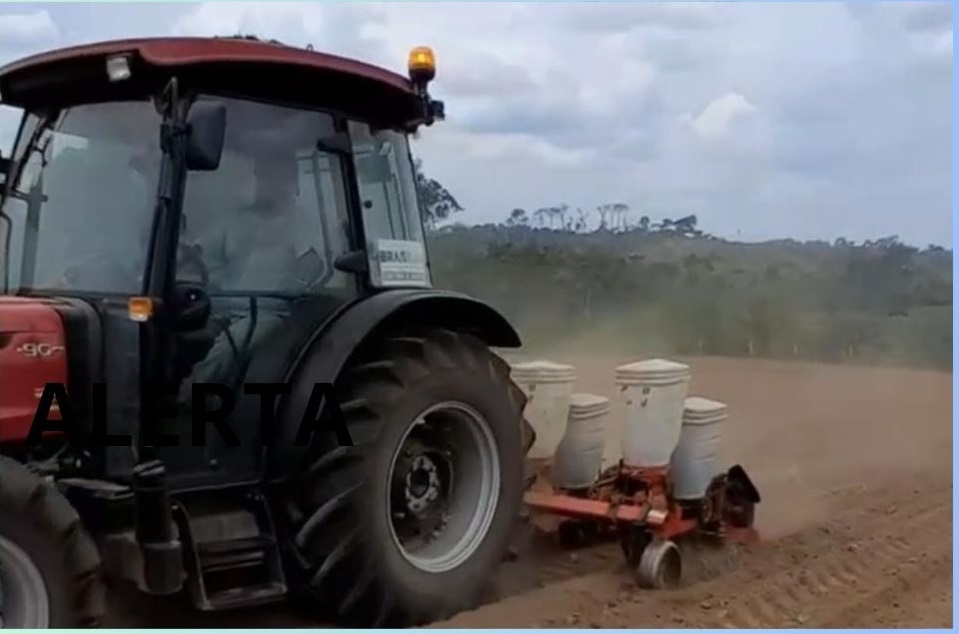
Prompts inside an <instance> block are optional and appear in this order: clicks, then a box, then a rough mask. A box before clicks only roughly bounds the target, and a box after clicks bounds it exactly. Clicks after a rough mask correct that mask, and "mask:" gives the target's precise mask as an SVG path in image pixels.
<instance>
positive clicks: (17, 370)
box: [0, 297, 67, 442]
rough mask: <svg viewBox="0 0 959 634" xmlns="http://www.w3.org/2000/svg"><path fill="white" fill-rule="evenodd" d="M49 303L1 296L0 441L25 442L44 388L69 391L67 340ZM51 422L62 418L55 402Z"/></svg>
mask: <svg viewBox="0 0 959 634" xmlns="http://www.w3.org/2000/svg"><path fill="white" fill-rule="evenodd" d="M51 304H52V302H50V301H47V300H42V299H33V298H29V299H28V298H21V297H0V442H9V441H22V440H25V439H26V438H27V434H28V433H29V432H30V425H31V424H32V423H33V416H34V414H35V413H36V410H37V405H38V404H39V402H40V395H41V394H42V393H43V387H44V385H45V384H47V383H61V384H63V385H64V386H67V350H66V335H65V332H64V328H63V321H62V320H61V318H60V315H59V314H58V313H57V311H56V309H54V308H53V306H52V305H51ZM49 418H50V420H58V419H59V418H60V413H59V410H58V409H57V404H56V402H54V403H53V405H52V406H51V407H50V415H49Z"/></svg>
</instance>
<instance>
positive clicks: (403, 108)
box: [0, 36, 423, 125]
mask: <svg viewBox="0 0 959 634" xmlns="http://www.w3.org/2000/svg"><path fill="white" fill-rule="evenodd" d="M117 55H128V56H129V60H130V62H129V63H130V69H131V74H130V78H129V79H126V80H124V81H119V82H111V81H110V80H109V78H108V75H107V71H106V60H107V59H108V58H111V57H114V56H117ZM174 76H176V77H178V78H179V81H180V83H181V85H183V86H184V87H185V88H187V87H189V88H195V89H197V90H198V91H200V92H205V93H218V94H226V95H230V96H237V97H246V98H252V99H259V100H265V101H276V102H283V103H288V104H290V105H297V106H301V107H307V108H318V109H324V110H333V111H339V112H342V113H343V114H347V115H350V116H355V117H358V118H362V119H367V120H370V121H371V122H374V123H379V124H389V125H397V124H399V125H402V124H406V123H408V122H410V121H413V120H416V119H418V118H419V117H421V116H422V108H423V104H422V100H421V99H420V98H419V96H418V95H417V94H416V92H415V90H414V88H413V85H412V83H411V82H410V81H409V80H408V79H407V78H405V77H403V76H402V75H399V74H396V73H394V72H391V71H388V70H386V69H383V68H380V67H377V66H373V65H370V64H366V63H364V62H360V61H357V60H352V59H347V58H343V57H338V56H335V55H330V54H327V53H320V52H317V51H313V50H310V49H300V48H295V47H292V46H286V45H284V44H280V43H278V42H275V41H263V40H258V39H255V38H247V37H242V36H237V37H211V38H200V37H176V38H142V39H128V40H113V41H106V42H97V43H93V44H85V45H81V46H73V47H69V48H63V49H58V50H53V51H49V52H45V53H41V54H38V55H33V56H30V57H26V58H24V59H21V60H18V61H15V62H12V63H10V64H7V65H6V66H3V67H2V68H0V98H2V102H3V103H4V104H5V105H10V106H15V107H19V108H24V109H35V108H45V107H66V106H71V105H77V104H81V103H91V102H98V101H117V100H124V99H136V98H147V97H150V96H153V95H156V94H157V93H158V92H159V91H160V90H162V89H163V88H164V86H165V85H166V84H167V82H168V81H169V79H170V78H171V77H174Z"/></svg>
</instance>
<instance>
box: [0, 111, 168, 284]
mask: <svg viewBox="0 0 959 634" xmlns="http://www.w3.org/2000/svg"><path fill="white" fill-rule="evenodd" d="M159 124H160V118H159V115H158V114H157V112H156V110H155V109H154V107H153V105H152V104H151V103H150V102H147V101H142V102H120V103H101V104H90V105H82V106H76V107H73V108H69V109H66V110H63V111H61V112H60V113H59V114H58V115H57V116H56V117H53V118H46V117H41V116H39V115H37V114H31V113H28V114H27V115H26V118H25V119H24V122H23V126H22V129H21V133H20V135H19V138H18V141H17V145H16V147H15V148H14V150H13V156H12V158H13V160H14V162H15V164H16V165H20V166H21V167H20V168H19V170H18V173H17V174H16V181H15V182H14V183H13V184H12V188H11V195H10V196H8V197H7V198H6V199H5V201H4V204H3V215H4V216H5V218H6V219H7V221H5V224H6V222H9V236H8V239H7V240H6V241H5V245H4V247H5V248H4V262H3V269H4V275H3V280H4V289H5V290H6V291H7V292H12V293H16V292H23V291H31V290H34V291H57V292H70V293H74V292H75V293H84V294H111V293H123V294H130V293H136V292H138V291H139V289H140V285H141V280H142V277H143V272H144V268H145V259H146V253H147V246H146V245H147V242H148V240H149V235H150V228H151V226H150V225H151V220H152V217H153V207H154V203H155V200H156V189H157V178H158V174H159V164H160V158H161V153H160V147H159V135H158V134H157V130H158V128H159Z"/></svg>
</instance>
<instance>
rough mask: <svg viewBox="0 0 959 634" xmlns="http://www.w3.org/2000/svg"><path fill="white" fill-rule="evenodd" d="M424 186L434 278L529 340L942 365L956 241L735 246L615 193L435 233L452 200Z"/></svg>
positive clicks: (947, 362)
mask: <svg viewBox="0 0 959 634" xmlns="http://www.w3.org/2000/svg"><path fill="white" fill-rule="evenodd" d="M418 169H419V170H421V169H422V166H421V165H420V166H418ZM423 182H426V183H430V182H432V183H435V184H434V185H430V187H431V188H432V190H431V191H432V194H431V196H433V197H432V198H430V197H425V200H427V201H430V205H429V206H428V207H423V208H422V211H423V213H424V218H425V219H428V222H427V225H428V226H429V227H431V228H433V230H432V231H431V232H430V238H429V240H430V245H429V246H430V253H431V257H432V262H433V272H434V280H435V283H436V284H437V285H438V286H441V287H446V288H452V289H455V290H460V291H463V292H467V293H470V294H473V295H475V296H478V297H480V298H482V299H485V300H486V301H489V302H490V303H492V304H493V305H494V306H495V307H497V308H498V309H500V310H502V311H503V312H504V313H505V314H506V315H507V316H509V317H510V318H511V319H512V320H513V321H514V323H516V324H517V325H518V326H519V328H520V329H521V331H522V334H524V338H525V339H526V340H527V341H530V342H531V343H533V344H535V343H537V342H538V341H539V340H542V342H543V343H544V344H545V343H548V341H547V340H550V341H553V340H555V339H556V338H557V337H582V338H586V339H589V338H590V337H595V338H605V339H607V340H608V341H611V342H612V341H615V342H617V343H616V345H623V346H628V347H632V348H634V349H635V351H636V352H637V353H642V352H648V353H663V354H666V353H671V354H714V355H744V356H748V355H752V356H764V357H785V358H797V359H807V360H818V361H830V362H841V361H850V360H851V361H857V362H870V363H873V362H875V363H883V362H888V363H901V364H909V365H918V366H928V367H935V368H941V369H951V367H952V251H951V250H947V249H945V248H943V247H941V246H937V245H928V246H927V247H925V248H921V249H920V248H918V247H915V246H911V245H908V244H905V243H903V242H902V241H901V240H900V238H899V237H898V236H888V237H884V238H881V239H878V240H866V241H862V242H860V243H859V244H857V243H856V242H854V241H853V240H850V239H846V238H839V239H837V240H835V241H833V242H825V241H808V242H799V241H795V240H778V241H770V242H765V243H737V242H732V241H728V240H724V239H721V238H717V237H715V236H712V235H709V234H707V233H705V232H703V231H702V230H700V229H699V228H698V219H697V218H696V216H694V215H690V216H686V217H682V218H678V219H670V218H663V219H661V220H655V221H654V220H652V219H651V218H650V217H649V216H647V215H643V216H639V217H638V218H636V216H637V214H631V213H630V210H629V208H628V206H626V205H625V204H623V203H609V204H601V205H597V206H596V207H595V208H594V209H593V210H591V212H590V213H586V212H584V211H583V210H582V209H570V208H569V206H566V205H553V206H543V207H541V208H537V209H535V210H533V211H531V212H530V211H528V210H524V209H520V208H516V209H513V210H512V211H510V212H509V213H508V214H505V219H504V220H503V221H502V222H499V223H488V224H485V225H480V226H473V227H465V226H453V227H446V228H444V229H442V230H436V227H437V225H438V224H439V221H441V220H449V219H450V218H451V217H452V215H453V214H455V213H457V212H458V211H459V210H461V209H462V207H460V206H459V204H458V203H456V202H455V199H453V198H452V195H450V197H449V199H444V194H443V192H447V190H445V188H443V187H442V185H439V183H436V182H435V181H430V180H428V179H424V180H423ZM447 193H448V192H447ZM421 196H422V195H421ZM431 214H432V217H431ZM590 217H592V220H593V222H592V224H591V225H590V223H589V220H590ZM430 218H431V219H430ZM597 221H598V222H597Z"/></svg>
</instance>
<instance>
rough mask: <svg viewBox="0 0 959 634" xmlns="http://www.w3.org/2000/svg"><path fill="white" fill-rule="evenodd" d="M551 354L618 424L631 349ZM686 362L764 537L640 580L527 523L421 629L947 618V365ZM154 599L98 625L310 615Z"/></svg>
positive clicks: (908, 622)
mask: <svg viewBox="0 0 959 634" xmlns="http://www.w3.org/2000/svg"><path fill="white" fill-rule="evenodd" d="M553 360H556V361H565V362H569V363H573V364H574V365H575V366H576V370H577V377H578V378H577V390H580V391H587V392H592V393H596V394H602V395H605V396H608V397H611V398H613V403H614V411H613V414H614V415H613V417H612V418H613V420H618V419H619V417H618V413H619V408H618V407H617V404H616V399H615V393H614V388H613V384H612V377H613V369H614V368H615V366H616V365H618V364H620V363H623V362H626V361H631V360H634V359H630V358H625V357H624V358H618V357H616V356H609V355H606V356H599V355H597V356H594V357H585V356H580V357H578V358H570V359H564V358H561V357H559V358H555V357H554V358H553ZM685 361H687V362H688V363H690V365H691V366H692V369H693V384H692V389H691V391H692V393H693V394H695V395H700V396H706V397H709V398H712V399H716V400H720V401H723V402H725V403H727V404H728V405H729V408H730V413H731V416H730V419H729V421H728V427H727V432H726V438H725V446H724V450H723V453H724V458H725V459H726V461H727V463H728V464H730V465H731V464H734V463H739V464H742V465H743V466H744V467H745V468H746V469H747V471H748V472H749V474H750V477H751V478H752V479H753V481H754V482H755V484H756V486H757V487H758V488H759V490H760V493H761V494H762V496H763V500H762V503H761V504H760V505H759V507H758V509H757V519H756V521H757V528H758V529H759V530H760V531H761V534H762V537H763V539H762V540H761V541H760V542H759V543H758V544H754V545H752V546H749V547H742V546H740V547H736V546H728V547H727V548H724V549H713V548H709V547H706V546H686V547H684V548H685V553H684V581H683V584H682V587H680V588H678V589H676V590H672V591H644V590H641V589H639V588H638V587H637V586H636V585H635V583H634V582H633V580H632V577H631V574H630V571H628V570H626V569H625V564H624V563H623V562H622V560H621V555H620V551H619V548H618V546H617V545H615V544H600V545H594V546H590V547H587V548H583V549H579V550H576V551H572V552H570V551H564V550H562V549H560V548H559V547H558V546H557V545H556V544H554V543H551V542H550V541H549V540H548V539H546V538H544V537H543V536H541V535H536V534H534V533H532V532H531V529H529V528H526V529H523V530H522V531H519V532H518V534H517V538H516V545H517V550H518V551H519V553H520V557H519V558H518V559H517V560H516V561H514V562H510V563H506V564H504V566H503V567H502V569H501V571H500V572H499V574H498V576H497V579H496V582H495V585H496V588H495V592H494V593H493V595H492V596H490V598H489V602H488V603H487V604H486V605H484V606H483V607H481V608H479V609H477V610H474V611H472V612H468V613H463V614H460V615H458V616H456V617H455V618H453V619H451V620H450V621H448V622H444V623H437V624H434V626H437V627H468V628H492V627H496V628H519V627H544V628H550V627H600V628H609V627H613V628H641V627H669V628H677V627H815V628H822V627H842V628H846V627H855V628H869V627H915V628H927V627H943V628H950V627H952V375H951V374H942V373H935V372H922V371H915V370H904V369H888V368H862V367H840V366H824V365H809V364H799V363H788V362H786V363H779V362H770V361H754V360H731V359H717V358H702V359H687V360H685ZM617 434H618V430H616V429H613V430H611V433H610V442H609V446H610V449H609V454H610V457H612V456H613V455H615V452H616V443H615V441H614V439H615V437H616V435H617ZM162 604H163V605H166V604H167V602H163V603H162ZM157 605H158V604H156V603H153V604H150V603H144V602H143V601H142V600H139V599H137V600H126V599H124V600H123V601H120V600H119V599H118V600H117V601H116V610H115V611H114V614H113V615H112V618H111V622H110V623H108V625H110V626H118V627H264V626H269V627H317V626H322V624H320V623H315V622H309V621H304V620H302V619H300V618H298V617H296V616H295V615H294V614H293V613H292V612H291V611H290V610H289V609H288V608H287V607H286V606H274V607H271V608H269V609H260V610H244V611H242V612H236V613H232V614H219V615H205V614H198V613H196V612H194V611H193V610H192V609H190V608H188V607H187V606H186V605H182V604H179V605H177V607H176V608H174V609H169V608H167V609H157ZM150 606H153V607H150Z"/></svg>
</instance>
